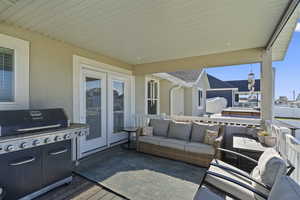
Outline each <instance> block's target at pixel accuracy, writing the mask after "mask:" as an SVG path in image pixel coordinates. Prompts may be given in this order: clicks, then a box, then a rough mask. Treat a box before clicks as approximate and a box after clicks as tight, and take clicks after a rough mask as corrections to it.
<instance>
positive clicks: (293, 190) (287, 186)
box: [268, 176, 300, 200]
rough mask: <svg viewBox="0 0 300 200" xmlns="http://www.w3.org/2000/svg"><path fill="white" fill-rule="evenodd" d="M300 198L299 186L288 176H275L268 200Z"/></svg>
mask: <svg viewBox="0 0 300 200" xmlns="http://www.w3.org/2000/svg"><path fill="white" fill-rule="evenodd" d="M292 199H293V200H294V199H295V200H296V199H300V186H299V185H298V184H297V183H296V182H295V181H294V180H292V179H291V178H290V177H288V176H280V177H278V178H277V180H276V182H275V184H274V186H273V188H272V190H271V192H270V196H269V198H268V200H292Z"/></svg>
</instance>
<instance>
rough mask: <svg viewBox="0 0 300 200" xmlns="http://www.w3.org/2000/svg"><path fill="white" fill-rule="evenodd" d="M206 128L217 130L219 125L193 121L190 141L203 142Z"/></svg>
mask: <svg viewBox="0 0 300 200" xmlns="http://www.w3.org/2000/svg"><path fill="white" fill-rule="evenodd" d="M206 129H209V130H212V131H219V126H218V125H210V124H205V123H200V122H194V123H193V126H192V133H191V141H192V142H200V143H203V141H204V136H205V130H206Z"/></svg>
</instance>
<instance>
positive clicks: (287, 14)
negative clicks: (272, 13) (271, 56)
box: [266, 0, 300, 50]
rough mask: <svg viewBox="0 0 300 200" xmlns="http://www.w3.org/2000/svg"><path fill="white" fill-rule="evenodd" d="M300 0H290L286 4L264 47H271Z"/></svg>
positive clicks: (268, 48)
mask: <svg viewBox="0 0 300 200" xmlns="http://www.w3.org/2000/svg"><path fill="white" fill-rule="evenodd" d="M299 2H300V0H290V3H289V4H288V6H287V8H286V9H285V11H284V13H283V15H282V17H281V19H280V21H279V23H278V24H277V26H276V28H275V30H274V31H273V34H272V36H271V38H270V39H269V41H268V43H267V45H266V49H267V50H270V49H271V48H272V47H273V44H274V43H275V41H276V40H277V38H278V37H279V35H280V33H281V32H282V30H283V29H284V27H285V25H286V24H287V23H288V21H289V19H290V18H291V16H292V15H293V13H294V12H296V9H297V6H298V5H299Z"/></svg>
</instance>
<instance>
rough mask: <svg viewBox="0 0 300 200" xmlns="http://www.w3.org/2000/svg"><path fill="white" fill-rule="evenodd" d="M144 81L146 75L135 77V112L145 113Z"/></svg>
mask: <svg viewBox="0 0 300 200" xmlns="http://www.w3.org/2000/svg"><path fill="white" fill-rule="evenodd" d="M145 82H146V76H145V75H139V76H136V77H135V112H136V113H137V114H143V115H144V114H146V110H145V107H146V104H145V97H146V96H145V95H146V94H145V93H146V89H145Z"/></svg>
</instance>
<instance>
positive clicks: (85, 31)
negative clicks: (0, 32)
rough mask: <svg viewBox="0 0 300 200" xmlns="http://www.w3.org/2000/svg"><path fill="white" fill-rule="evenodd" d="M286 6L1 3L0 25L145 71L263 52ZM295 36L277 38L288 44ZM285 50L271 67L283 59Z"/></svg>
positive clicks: (233, 0)
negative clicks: (184, 61)
mask: <svg viewBox="0 0 300 200" xmlns="http://www.w3.org/2000/svg"><path fill="white" fill-rule="evenodd" d="M289 2H290V1H289V0H264V1H261V0H250V1H237V0H223V1H220V0H201V1H199V0H163V1H160V0H152V1H149V0H122V1H120V0H102V1H99V0H72V1H64V0H51V1H49V0H0V20H1V21H3V22H5V23H9V24H13V25H17V26H20V27H23V28H26V29H29V30H32V31H37V32H39V33H42V34H45V35H47V36H50V37H52V38H55V39H58V40H62V41H65V42H69V43H72V44H75V45H77V46H80V47H83V48H86V49H89V50H92V51H95V52H99V53H102V54H105V55H108V56H111V57H114V58H118V59H120V60H123V61H125V62H127V63H129V64H145V63H152V62H157V61H166V60H173V59H180V58H187V57H195V56H203V55H210V54H214V55H218V54H220V53H224V52H232V51H239V50H245V49H259V48H261V47H265V46H266V44H267V42H268V40H269V39H270V37H271V35H272V33H273V32H274V30H275V27H276V25H277V24H278V22H279V21H280V19H281V17H282V14H283V13H284V11H285V9H286V8H287V6H288V4H289ZM292 26H293V24H291V27H292ZM292 32H293V30H292V31H290V29H289V30H287V31H286V34H285V35H283V36H282V37H283V39H285V40H286V41H287V42H286V43H288V41H289V38H290V35H291V33H292ZM286 43H284V44H281V45H278V46H280V47H282V46H283V48H281V51H280V52H278V53H276V54H275V55H276V58H274V59H280V58H282V57H283V55H284V54H285V49H286V48H284V45H286ZM286 46H287V45H286ZM278 48H279V47H278ZM275 51H276V49H275ZM253 60H255V59H253ZM256 60H257V59H256ZM245 61H247V59H246V60H245ZM248 61H249V62H250V60H249V59H248ZM228 63H230V64H231V62H228Z"/></svg>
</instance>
